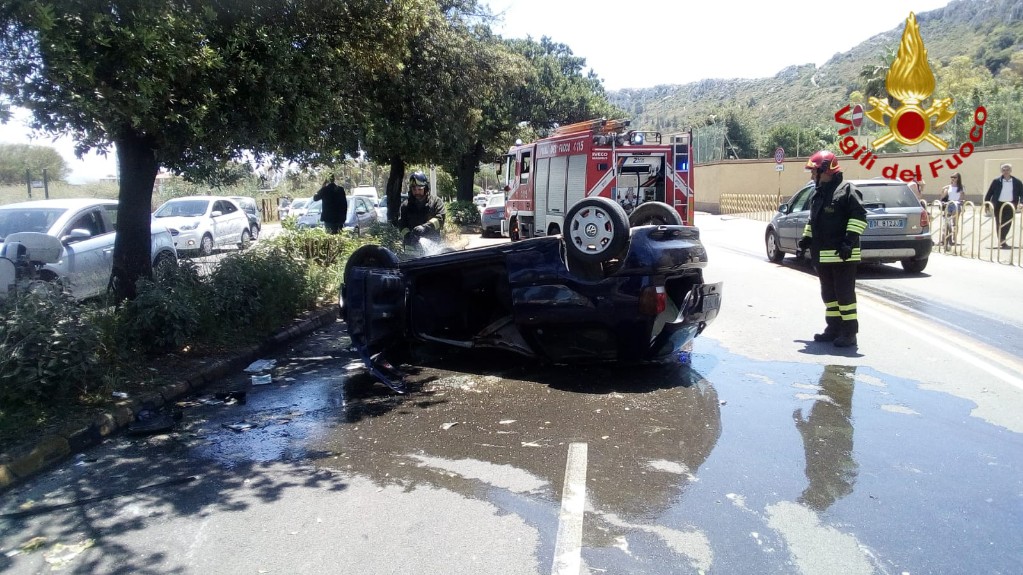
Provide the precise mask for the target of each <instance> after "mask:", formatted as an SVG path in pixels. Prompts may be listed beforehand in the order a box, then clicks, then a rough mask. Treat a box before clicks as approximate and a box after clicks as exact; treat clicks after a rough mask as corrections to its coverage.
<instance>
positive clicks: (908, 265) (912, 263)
mask: <svg viewBox="0 0 1023 575" xmlns="http://www.w3.org/2000/svg"><path fill="white" fill-rule="evenodd" d="M899 263H901V264H902V269H903V270H905V272H906V273H907V274H918V273H920V272H922V271H924V268H926V267H927V258H924V259H922V260H909V259H906V260H902V261H901V262H899Z"/></svg>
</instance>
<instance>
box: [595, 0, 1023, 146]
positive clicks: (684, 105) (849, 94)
mask: <svg viewBox="0 0 1023 575" xmlns="http://www.w3.org/2000/svg"><path fill="white" fill-rule="evenodd" d="M907 16H908V14H907ZM916 18H917V22H918V24H919V26H920V35H921V37H922V39H923V41H924V46H925V48H926V50H927V56H928V60H929V62H930V64H931V69H932V71H933V72H934V75H935V79H936V87H935V91H934V95H935V96H936V97H945V96H951V97H952V98H954V104H953V109H955V110H956V111H957V112H958V113H957V117H956V118H955V119H954V120H953V121H952V122H951V123H950V124H949V125H947V126H946V127H945V128H944V131H943V137H945V138H946V139H948V140H951V142H952V144H953V145H956V146H958V145H959V144H960V143H961V142H963V141H965V140H966V139H967V138H968V132H969V129H970V127H972V125H973V112H974V110H975V109H976V108H977V106H980V105H983V106H984V107H985V108H986V109H987V112H988V122H987V126H986V130H985V138H984V141H983V142H982V144H984V145H997V144H1005V143H1018V142H1021V141H1023V105H1021V104H1020V102H1021V101H1023V0H953V1H952V2H950V3H949V4H948V5H947V6H946V7H944V8H941V9H937V10H933V11H929V12H923V13H920V14H917V15H916ZM904 27H905V23H904V22H903V23H900V24H899V25H898V26H897V27H895V28H893V29H891V30H889V31H887V32H884V33H882V34H878V35H876V36H874V37H872V38H868V39H867V40H865V41H863V42H862V43H860V44H859V45H857V46H856V47H854V48H853V49H851V50H849V51H848V52H843V53H838V54H835V55H834V56H833V57H832V58H831V59H830V60H828V61H827V62H826V63H825V64H823V65H822V66H820V67H819V68H818V67H817V66H816V65H814V64H794V65H791V66H788V67H786V68H784V69H782V70H781V71H780V72H778V73H777V74H776V75H775V76H773V77H770V78H758V79H706V80H701V81H698V82H693V83H689V84H685V85H661V86H655V87H652V88H643V89H625V90H617V91H611V92H610V93H609V98H610V99H611V101H612V103H614V104H616V105H617V106H619V107H620V108H622V109H623V110H625V111H626V114H627V116H628V117H630V118H632V119H633V120H634V124H637V125H639V126H643V127H645V128H650V129H656V130H659V131H662V132H664V133H677V132H681V131H685V130H688V129H693V130H694V132H695V133H696V136H697V138H700V137H701V136H704V137H708V138H709V139H710V140H714V138H715V136H716V137H717V138H718V139H719V140H720V142H719V143H717V144H716V146H717V149H712V150H709V151H710V152H711V154H709V155H704V156H702V157H699V158H698V161H704V162H705V161H711V160H716V159H720V158H721V157H722V156H724V157H727V156H729V155H734V156H735V157H738V158H756V157H765V156H769V155H771V153H772V151H773V150H774V148H775V147H777V146H779V145H781V146H784V147H785V148H786V150H787V151H789V150H790V151H791V152H790V153H795V151H796V149H797V147H798V148H800V153H801V154H803V155H805V152H806V151H807V150H808V149H810V148H817V147H821V146H825V147H832V148H834V144H835V139H836V138H837V128H838V125H837V124H836V123H835V121H834V114H835V112H836V111H838V110H840V109H841V108H842V107H843V106H845V105H847V104H856V103H863V104H864V106H865V107H868V109H869V106H867V102H868V100H867V98H869V97H870V96H878V97H882V98H883V97H887V93H886V92H885V88H884V85H885V78H886V76H887V73H888V69H889V67H890V66H891V64H892V62H893V61H894V59H895V58H896V56H897V53H898V48H899V42H900V40H901V38H902V33H903V29H904ZM893 105H895V104H894V103H893ZM868 124H869V122H864V128H866V127H867V125H868ZM876 130H877V131H880V130H881V128H880V127H877V128H876ZM725 135H727V138H726V137H725ZM698 142H699V139H698ZM889 146H891V147H890V148H889V147H885V148H884V149H883V150H882V151H896V150H897V149H898V146H897V145H891V144H890V145H889ZM712 147H713V146H712ZM705 148H706V146H705ZM704 151H705V152H707V151H708V150H704Z"/></svg>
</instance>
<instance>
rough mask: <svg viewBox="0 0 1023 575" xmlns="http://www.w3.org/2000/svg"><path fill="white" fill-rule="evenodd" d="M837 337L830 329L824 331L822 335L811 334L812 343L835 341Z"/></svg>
mask: <svg viewBox="0 0 1023 575" xmlns="http://www.w3.org/2000/svg"><path fill="white" fill-rule="evenodd" d="M838 337H839V336H838V333H836V332H833V331H831V330H830V329H825V330H824V333H815V334H813V340H814V341H835V340H837V339H838Z"/></svg>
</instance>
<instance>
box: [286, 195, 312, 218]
mask: <svg viewBox="0 0 1023 575" xmlns="http://www.w3.org/2000/svg"><path fill="white" fill-rule="evenodd" d="M312 201H313V199H312V198H295V199H294V200H291V206H290V207H289V208H288V215H287V217H289V218H290V217H292V216H294V217H296V218H301V217H302V216H304V215H305V213H306V211H308V210H309V204H311V203H312Z"/></svg>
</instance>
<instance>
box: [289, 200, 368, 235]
mask: <svg viewBox="0 0 1023 575" xmlns="http://www.w3.org/2000/svg"><path fill="white" fill-rule="evenodd" d="M322 211H323V202H321V201H320V200H315V201H313V202H312V203H310V204H309V207H308V209H307V210H306V213H304V214H302V215H301V216H299V218H298V222H297V224H296V226H297V227H298V228H299V229H302V228H317V227H320V226H322V225H323V222H322V221H320V213H321V212H322ZM377 221H378V219H377V212H376V208H374V207H373V201H372V200H371V199H370V198H369V197H367V196H349V198H348V215H347V217H346V218H345V225H344V227H345V228H347V229H349V230H352V231H353V232H355V233H356V234H358V233H359V232H361V231H362V230H364V229H366V228H367V227H369V226H370V225H372V224H374V223H376V222H377Z"/></svg>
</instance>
